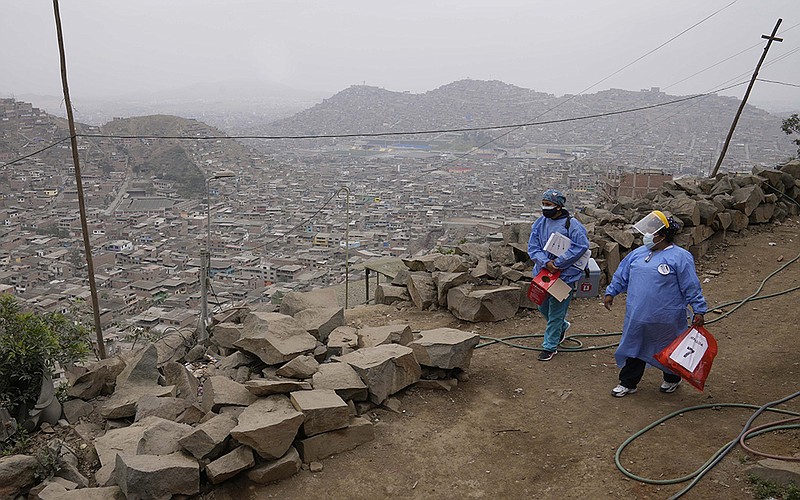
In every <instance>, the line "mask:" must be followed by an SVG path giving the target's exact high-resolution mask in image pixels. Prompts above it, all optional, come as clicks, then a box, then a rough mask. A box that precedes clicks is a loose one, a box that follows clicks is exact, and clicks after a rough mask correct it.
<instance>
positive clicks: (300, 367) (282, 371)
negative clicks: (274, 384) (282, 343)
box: [275, 356, 319, 380]
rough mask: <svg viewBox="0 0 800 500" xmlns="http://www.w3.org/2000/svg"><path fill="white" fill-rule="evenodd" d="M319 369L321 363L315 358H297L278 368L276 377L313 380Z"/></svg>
mask: <svg viewBox="0 0 800 500" xmlns="http://www.w3.org/2000/svg"><path fill="white" fill-rule="evenodd" d="M318 369H319V362H318V361H317V360H316V359H314V357H313V356H297V357H296V358H294V359H293V360H291V361H289V362H288V363H286V364H285V365H283V366H281V367H280V368H278V371H276V372H275V374H276V375H278V376H281V377H288V378H294V379H299V380H304V379H307V378H311V377H312V376H313V375H314V374H315V373H316V372H317V370H318Z"/></svg>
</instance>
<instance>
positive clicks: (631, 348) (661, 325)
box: [603, 212, 707, 397]
mask: <svg viewBox="0 0 800 500" xmlns="http://www.w3.org/2000/svg"><path fill="white" fill-rule="evenodd" d="M654 214H658V216H659V218H660V219H661V220H662V221H663V223H664V224H663V227H661V229H659V230H658V231H656V232H655V233H645V234H644V237H643V241H644V245H643V246H641V247H639V248H636V249H635V250H633V251H632V252H630V253H629V254H628V255H627V256H626V257H625V258H624V259H623V260H622V262H621V263H620V265H619V268H617V271H616V272H615V273H614V277H613V278H612V280H611V284H609V285H608V287H607V288H606V292H605V297H604V299H603V303H604V305H605V307H606V309H609V310H610V309H611V306H612V305H613V303H614V297H615V296H616V295H619V294H620V293H623V292H627V293H628V296H627V300H626V305H625V323H624V327H623V331H622V340H621V341H620V344H619V347H618V348H617V351H616V353H615V354H614V357H615V359H616V362H617V366H618V367H620V368H621V371H620V375H619V380H620V382H619V385H617V386H616V387H614V389H613V390H612V391H611V394H612V395H613V396H616V397H622V396H625V395H626V394H633V393H634V392H636V386H637V385H638V383H639V381H641V379H642V376H643V375H644V369H645V366H646V365H648V364H649V365H651V366H655V367H656V368H659V369H660V370H661V371H663V372H664V382H663V383H662V384H661V387H660V390H661V392H665V393H671V392H674V391H675V390H676V389H677V388H678V384H680V381H681V378H680V376H678V375H676V374H674V373H672V372H671V371H669V370H668V369H667V368H665V367H664V366H663V365H661V364H660V363H659V362H658V361H656V360H655V359H654V358H653V356H654V355H655V354H656V353H658V352H660V351H661V350H663V349H664V348H666V347H667V346H668V345H669V344H670V343H671V342H672V341H673V340H675V339H676V338H677V337H678V336H679V335H680V334H681V333H683V332H684V331H685V330H686V328H687V326H688V325H687V306H691V308H692V312H693V313H694V317H693V319H692V325H695V326H702V325H703V322H704V314H705V313H706V311H707V306H706V300H705V298H704V297H703V291H702V289H701V287H700V280H699V279H698V277H697V272H696V271H695V265H694V258H693V257H692V254H691V253H689V252H688V251H686V250H684V249H683V248H680V247H678V246H676V245H675V244H674V243H673V240H674V238H675V234H676V233H677V232H678V230H679V229H680V225H679V223H678V221H676V220H675V219H673V218H672V217H669V218H668V217H664V215H663V214H662V213H661V212H654Z"/></svg>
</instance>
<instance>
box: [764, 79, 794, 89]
mask: <svg viewBox="0 0 800 500" xmlns="http://www.w3.org/2000/svg"><path fill="white" fill-rule="evenodd" d="M756 80H758V81H759V82H767V83H776V84H778V85H786V86H787V87H798V88H800V85H798V84H796V83H786V82H776V81H775V80H766V79H764V78H756Z"/></svg>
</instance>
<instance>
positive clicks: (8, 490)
mask: <svg viewBox="0 0 800 500" xmlns="http://www.w3.org/2000/svg"><path fill="white" fill-rule="evenodd" d="M38 468H39V461H38V460H36V458H34V457H31V456H29V455H10V456H7V457H0V498H16V496H17V495H18V494H19V493H21V492H22V491H23V490H26V489H28V488H29V487H31V486H33V485H34V484H35V483H36V471H37V469H38Z"/></svg>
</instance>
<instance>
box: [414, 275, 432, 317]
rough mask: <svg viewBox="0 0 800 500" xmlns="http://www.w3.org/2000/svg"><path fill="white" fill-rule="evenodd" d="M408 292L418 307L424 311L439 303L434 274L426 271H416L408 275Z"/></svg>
mask: <svg viewBox="0 0 800 500" xmlns="http://www.w3.org/2000/svg"><path fill="white" fill-rule="evenodd" d="M408 293H409V295H411V300H413V301H414V305H415V306H417V308H418V309H422V310H423V311H424V310H426V309H428V308H429V307H431V306H434V305H437V302H436V284H435V283H434V281H433V276H431V275H430V274H428V273H424V272H414V273H411V274H410V275H409V277H408Z"/></svg>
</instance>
